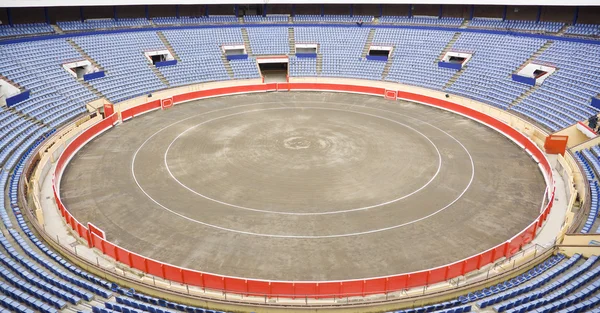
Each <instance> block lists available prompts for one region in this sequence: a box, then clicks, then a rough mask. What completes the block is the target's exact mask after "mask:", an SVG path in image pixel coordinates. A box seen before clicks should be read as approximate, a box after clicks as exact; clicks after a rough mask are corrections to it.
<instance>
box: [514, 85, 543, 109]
mask: <svg viewBox="0 0 600 313" xmlns="http://www.w3.org/2000/svg"><path fill="white" fill-rule="evenodd" d="M540 86H541V85H535V86H531V88H529V89H527V90H525V91H524V92H523V93H522V94H520V95H519V96H518V97H517V98H516V99H515V100H513V101H512V102H511V103H510V104H509V105H508V108H509V109H510V108H512V107H515V106H517V105H519V103H521V102H522V101H523V99H525V98H527V97H529V96H530V95H531V94H532V93H533V92H534V91H536V90H538V89H539V88H540Z"/></svg>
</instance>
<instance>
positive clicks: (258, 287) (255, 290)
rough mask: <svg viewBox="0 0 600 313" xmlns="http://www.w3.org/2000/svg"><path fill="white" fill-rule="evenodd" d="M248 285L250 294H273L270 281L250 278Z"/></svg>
mask: <svg viewBox="0 0 600 313" xmlns="http://www.w3.org/2000/svg"><path fill="white" fill-rule="evenodd" d="M246 285H247V286H248V294H250V295H256V296H268V295H270V294H271V285H270V284H269V282H268V281H261V280H248V281H247V282H246ZM290 285H291V284H290Z"/></svg>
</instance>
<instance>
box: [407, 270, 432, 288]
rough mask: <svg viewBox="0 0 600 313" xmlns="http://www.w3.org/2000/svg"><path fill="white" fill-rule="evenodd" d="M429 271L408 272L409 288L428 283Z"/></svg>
mask: <svg viewBox="0 0 600 313" xmlns="http://www.w3.org/2000/svg"><path fill="white" fill-rule="evenodd" d="M428 274H429V273H428V272H427V271H422V272H415V273H410V274H408V282H407V283H406V287H407V288H413V287H421V286H425V285H427V275H428Z"/></svg>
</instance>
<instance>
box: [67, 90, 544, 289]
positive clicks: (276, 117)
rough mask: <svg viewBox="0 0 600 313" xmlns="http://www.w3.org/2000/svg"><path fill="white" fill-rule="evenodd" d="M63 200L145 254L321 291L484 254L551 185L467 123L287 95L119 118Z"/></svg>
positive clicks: (73, 167) (335, 97)
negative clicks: (312, 284) (320, 284)
mask: <svg viewBox="0 0 600 313" xmlns="http://www.w3.org/2000/svg"><path fill="white" fill-rule="evenodd" d="M99 160H101V162H98V161H99ZM513 177H519V180H518V181H516V180H513ZM98 186H105V187H103V188H98ZM61 190H62V195H63V198H62V199H63V203H64V205H65V206H66V207H68V208H69V210H70V211H71V212H72V214H73V216H74V217H75V218H76V219H77V220H79V221H81V222H83V223H85V222H88V221H89V222H92V223H94V224H95V225H96V226H98V227H99V228H101V229H102V230H104V231H105V232H106V233H107V234H110V235H109V238H110V240H111V241H113V242H115V243H117V244H119V245H120V246H122V247H123V248H126V249H128V250H130V251H133V252H136V253H139V254H141V255H145V256H148V257H151V258H153V259H156V260H161V261H165V262H168V263H170V264H174V265H178V266H183V267H187V268H192V269H196V270H202V271H207V272H212V273H218V274H224V275H228V276H238V277H248V278H261V279H270V280H301V281H302V280H304V281H316V280H340V279H341V280H344V279H356V278H369V277H378V276H387V275H392V274H399V273H403V272H413V271H418V270H424V269H428V268H433V267H438V266H441V265H445V264H449V263H452V262H454V261H458V260H461V259H465V258H467V257H469V256H471V255H474V254H477V253H478V252H482V251H485V250H487V249H489V248H491V247H493V246H495V245H497V244H500V243H501V242H503V241H505V240H507V239H509V238H511V237H512V236H514V235H516V234H517V233H518V232H519V231H520V230H522V229H524V228H525V227H526V226H527V225H528V224H530V223H531V222H532V221H533V220H534V219H535V218H536V217H537V215H539V211H540V208H541V206H542V201H543V196H544V191H545V183H544V179H543V176H542V174H541V172H540V170H539V168H538V167H537V164H536V163H535V162H534V161H533V160H532V159H531V158H530V157H529V156H528V155H527V154H526V153H524V151H523V150H522V149H520V148H519V147H518V146H517V145H515V144H514V143H513V142H512V141H510V140H508V139H507V138H505V137H504V136H502V135H501V134H498V133H497V132H495V131H493V130H491V129H489V128H487V127H485V126H483V125H480V124H478V123H477V122H474V121H471V120H469V119H466V118H464V117H461V116H458V115H455V114H452V113H448V112H443V111H440V110H438V109H433V108H429V107H426V106H424V105H420V104H413V103H409V102H399V103H397V102H390V101H389V100H385V99H382V98H375V97H372V96H361V95H345V94H338V93H323V94H321V93H304V92H298V93H292V94H289V93H286V92H284V93H268V94H264V95H262V94H259V95H243V96H231V97H226V98H212V99H208V100H201V101H198V102H193V103H185V104H183V105H180V106H176V107H174V108H172V109H170V110H166V111H161V112H153V113H148V114H146V115H144V116H143V117H140V118H136V119H133V120H131V121H128V122H125V123H124V124H123V125H120V126H118V127H115V128H114V129H113V130H111V131H109V132H107V133H106V134H103V135H102V136H100V137H98V138H96V139H94V140H93V141H91V142H90V143H88V144H87V145H86V146H85V147H84V148H83V149H82V150H80V151H79V153H78V154H77V155H76V156H75V157H74V158H73V159H72V160H71V162H70V163H69V166H68V167H67V170H66V173H65V175H64V177H63V179H62V181H61ZM515 205H518V206H519V207H521V208H522V209H521V210H514V209H513V208H514V207H515ZM148 230H152V232H151V233H150V234H151V235H150V236H148ZM141 238H144V239H143V240H140V239H141ZM199 242H202V244H200V245H199V244H198V243H199ZM189 251H194V252H192V253H189ZM225 256H228V257H225ZM415 260H423V261H421V262H415ZM383 265H385V266H383Z"/></svg>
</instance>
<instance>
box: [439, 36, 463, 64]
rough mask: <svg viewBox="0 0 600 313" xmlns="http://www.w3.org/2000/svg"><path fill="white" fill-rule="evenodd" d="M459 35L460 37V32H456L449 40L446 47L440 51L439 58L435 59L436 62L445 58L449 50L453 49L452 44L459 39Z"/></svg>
mask: <svg viewBox="0 0 600 313" xmlns="http://www.w3.org/2000/svg"><path fill="white" fill-rule="evenodd" d="M459 37H460V33H454V36H452V39H450V41H448V43H447V44H446V46H445V47H444V49H442V53H440V55H439V56H438V58H437V59H436V60H435V63H437V62H439V61H441V60H442V59H443V58H444V56H445V55H446V53H448V51H450V50H451V49H452V46H453V45H454V43H455V42H456V41H457V40H458V38H459Z"/></svg>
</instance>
